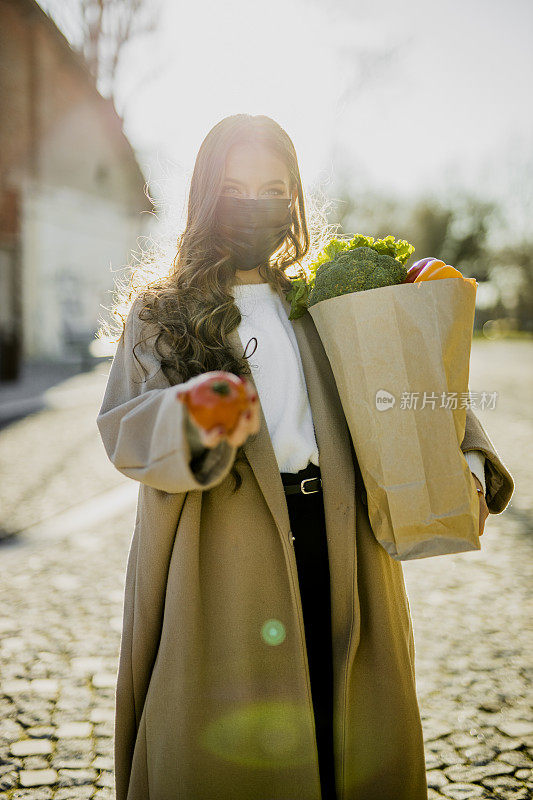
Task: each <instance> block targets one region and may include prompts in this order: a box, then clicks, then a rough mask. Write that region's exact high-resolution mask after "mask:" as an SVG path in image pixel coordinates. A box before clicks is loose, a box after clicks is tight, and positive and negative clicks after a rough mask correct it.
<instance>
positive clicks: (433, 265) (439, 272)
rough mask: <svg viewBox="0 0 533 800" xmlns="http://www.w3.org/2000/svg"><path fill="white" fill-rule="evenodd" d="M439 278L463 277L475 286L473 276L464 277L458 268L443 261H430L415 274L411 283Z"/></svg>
mask: <svg viewBox="0 0 533 800" xmlns="http://www.w3.org/2000/svg"><path fill="white" fill-rule="evenodd" d="M440 278H463V280H465V281H470V283H472V284H473V285H474V286H477V281H476V280H475V278H465V277H464V276H463V275H462V274H461V273H460V272H459V270H458V269H455V267H452V266H450V264H445V263H444V261H438V260H437V259H435V260H434V261H430V262H429V263H428V264H426V266H425V267H424V269H423V270H421V272H419V274H418V275H417V276H416V278H415V279H414V281H413V283H420V281H434V280H438V279H440Z"/></svg>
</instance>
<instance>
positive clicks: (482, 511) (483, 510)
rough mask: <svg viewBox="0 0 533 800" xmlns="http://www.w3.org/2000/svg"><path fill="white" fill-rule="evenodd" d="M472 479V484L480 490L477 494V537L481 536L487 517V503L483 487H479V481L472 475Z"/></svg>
mask: <svg viewBox="0 0 533 800" xmlns="http://www.w3.org/2000/svg"><path fill="white" fill-rule="evenodd" d="M472 477H473V479H474V483H475V484H476V489H481V491H480V492H478V493H477V494H478V497H479V536H483V528H484V527H485V520H486V519H487V517H488V516H489V509H488V506H487V501H486V499H485V492H484V491H483V486H482V485H481V481H480V480H479V478H478V477H477V475H474V473H472Z"/></svg>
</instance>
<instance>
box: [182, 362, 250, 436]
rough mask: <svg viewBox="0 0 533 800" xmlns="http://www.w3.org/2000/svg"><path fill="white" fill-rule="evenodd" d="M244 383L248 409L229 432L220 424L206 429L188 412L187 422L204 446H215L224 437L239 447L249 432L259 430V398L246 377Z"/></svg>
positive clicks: (241, 414)
mask: <svg viewBox="0 0 533 800" xmlns="http://www.w3.org/2000/svg"><path fill="white" fill-rule="evenodd" d="M245 384H246V389H247V391H248V395H249V398H250V405H249V407H248V409H246V410H244V411H242V412H241V413H240V415H239V418H238V421H237V424H236V425H235V427H234V429H233V430H232V431H231V433H226V430H225V428H224V426H222V425H220V426H215V427H214V428H211V430H206V429H205V428H203V427H202V426H201V425H199V424H198V423H197V422H196V421H195V420H194V419H193V417H192V415H191V414H188V417H189V422H190V423H191V425H192V426H193V428H194V429H195V430H196V433H197V434H198V438H199V439H200V441H201V443H202V445H203V446H204V447H207V448H213V447H216V446H217V445H218V444H220V442H221V441H223V440H224V439H225V440H226V441H227V442H228V444H230V445H231V446H232V447H240V445H242V444H243V443H244V442H245V441H246V439H247V438H248V436H249V435H250V434H252V433H257V432H258V431H259V427H260V419H261V418H260V412H259V398H258V396H257V392H256V390H255V389H254V387H253V385H252V383H251V382H250V381H249V380H248V379H247V378H246V379H245Z"/></svg>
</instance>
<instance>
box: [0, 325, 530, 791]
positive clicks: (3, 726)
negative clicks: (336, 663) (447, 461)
mask: <svg viewBox="0 0 533 800" xmlns="http://www.w3.org/2000/svg"><path fill="white" fill-rule="evenodd" d="M532 362H533V342H522V341H520V342H514V341H498V342H486V341H477V340H476V341H474V343H473V348H472V361H471V373H470V390H471V391H472V392H481V391H487V392H494V391H496V392H498V399H497V403H496V408H495V409H487V410H485V411H482V410H479V409H478V408H476V407H474V410H475V412H476V414H477V415H478V417H479V419H480V420H481V422H482V423H483V424H484V425H485V426H486V428H487V432H488V433H489V436H490V437H491V438H492V440H493V442H494V444H495V446H496V448H497V449H498V451H499V453H500V455H501V457H502V459H503V461H504V462H505V464H506V465H507V466H508V468H509V470H510V472H511V473H512V474H513V477H514V479H515V484H516V489H515V494H514V496H513V498H512V500H511V503H510V505H509V506H508V508H507V509H506V510H505V511H504V512H503V513H502V514H499V515H492V514H491V515H489V518H488V519H487V522H486V524H485V532H484V534H483V536H482V538H481V551H479V552H471V553H463V554H458V555H447V556H440V557H433V558H426V559H421V560H418V561H411V562H404V563H403V568H404V575H405V581H406V586H407V591H408V596H409V603H410V607H411V613H412V617H413V625H414V635H415V645H416V660H417V663H416V667H417V687H418V695H419V703H420V710H421V714H422V719H423V725H424V736H425V742H426V754H427V769H428V784H429V786H430V789H429V800H436V799H437V798H447V799H448V800H463V798H464V799H465V800H466V799H467V798H506V799H508V800H511V798H512V799H513V800H526V798H532V797H533V770H532V767H533V714H532V707H533V696H532V691H531V679H532V677H533V635H532V623H531V621H532V619H533V517H532V513H533V512H532V508H533V474H532V472H533V460H532V458H531V448H532V446H533V421H532V415H531V410H530V409H531V399H530V398H531V393H532V391H533V376H532V371H531V367H530V365H531V363H532ZM107 370H108V366H107V365H103V364H100V365H98V366H97V367H95V368H94V370H93V371H92V372H88V373H83V374H80V375H76V376H74V377H71V378H68V379H67V380H65V381H64V382H63V383H62V384H61V385H60V386H58V387H56V388H55V389H54V390H52V391H50V392H49V395H48V407H47V408H45V409H43V410H41V411H38V412H37V413H34V414H31V415H30V416H28V417H26V418H23V419H20V420H18V421H17V422H14V423H12V424H11V425H8V426H6V427H5V428H4V429H3V430H2V431H0V463H2V465H3V467H2V480H1V482H0V508H1V513H0V538H1V540H0V575H1V580H0V605H1V608H2V614H1V616H0V800H20V799H21V798H28V799H31V800H48V799H49V798H54V800H76V798H99V800H107V799H108V798H109V799H111V798H113V797H114V785H113V706H114V686H115V676H116V666H117V658H118V650H119V638H120V630H121V621H122V599H123V589H124V578H125V567H126V559H127V553H128V547H129V543H130V539H131V535H132V531H133V525H134V519H135V502H136V495H137V484H136V483H135V482H134V481H131V480H129V479H127V478H124V477H123V476H122V475H121V474H120V473H118V471H117V470H115V469H114V468H113V467H112V465H111V464H110V462H109V461H108V460H107V457H106V455H105V452H104V449H103V446H102V443H101V441H100V438H99V435H98V431H97V428H96V422H95V418H96V414H97V411H98V407H99V404H100V401H101V397H102V393H103V391H104V388H105V383H106V378H107ZM191 800H192V799H191ZM383 800H394V798H383Z"/></svg>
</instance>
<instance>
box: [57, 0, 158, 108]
mask: <svg viewBox="0 0 533 800" xmlns="http://www.w3.org/2000/svg"><path fill="white" fill-rule="evenodd" d="M41 5H42V7H43V8H44V10H45V11H46V12H47V13H48V14H49V15H50V16H51V17H52V18H53V19H54V21H55V23H56V24H57V25H58V27H59V28H61V30H62V31H63V32H64V34H65V36H66V37H67V39H68V40H69V42H70V44H71V45H72V47H73V48H74V49H76V50H77V51H78V52H80V53H81V54H82V55H83V57H84V59H85V62H86V64H87V66H88V68H89V70H90V71H91V73H92V74H93V76H94V79H95V81H96V85H97V86H98V89H99V91H100V92H101V94H103V95H105V96H107V97H113V98H115V90H116V76H117V70H118V65H119V62H120V59H121V56H122V54H123V52H124V50H125V48H126V46H127V45H128V44H129V43H130V42H132V41H133V40H134V39H137V38H139V37H141V36H146V35H149V34H153V33H155V31H156V29H157V24H158V16H159V14H160V7H159V2H155V0H76V2H73V3H65V2H63V0H42V2H41ZM160 69H161V65H160V64H157V65H154V66H153V68H152V70H151V71H150V73H149V74H145V75H144V76H143V78H142V82H143V83H144V82H146V80H148V78H149V77H150V76H151V75H152V74H154V73H156V72H158V71H159V70H160ZM136 88H137V90H138V88H139V86H138V85H137V87H136Z"/></svg>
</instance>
